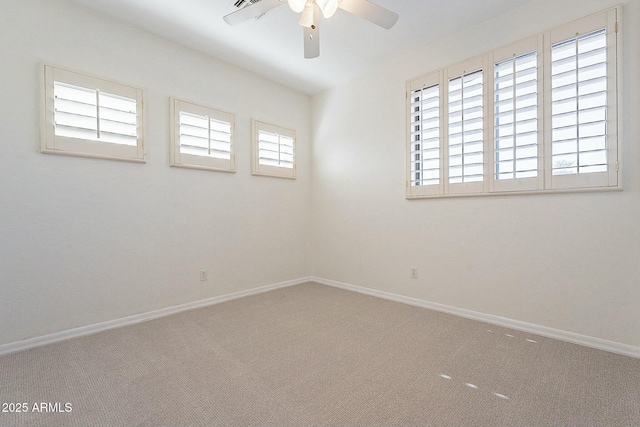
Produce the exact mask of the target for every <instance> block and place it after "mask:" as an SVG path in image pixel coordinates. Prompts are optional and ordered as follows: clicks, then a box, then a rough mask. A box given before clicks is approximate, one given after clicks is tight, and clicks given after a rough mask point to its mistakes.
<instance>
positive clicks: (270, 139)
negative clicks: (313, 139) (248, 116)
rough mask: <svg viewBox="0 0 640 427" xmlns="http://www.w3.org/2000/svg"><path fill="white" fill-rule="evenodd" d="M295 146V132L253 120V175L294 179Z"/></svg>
mask: <svg viewBox="0 0 640 427" xmlns="http://www.w3.org/2000/svg"><path fill="white" fill-rule="evenodd" d="M295 146H296V132H295V130H292V129H286V128H283V127H279V126H275V125H271V124H268V123H264V122H260V121H258V120H254V121H253V130H252V149H253V156H252V159H253V161H252V173H253V175H265V176H274V177H278V178H291V179H295V177H296V162H295Z"/></svg>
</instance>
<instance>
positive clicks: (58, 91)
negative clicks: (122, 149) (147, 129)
mask: <svg viewBox="0 0 640 427" xmlns="http://www.w3.org/2000/svg"><path fill="white" fill-rule="evenodd" d="M54 123H55V135H57V136H62V137H68V138H78V139H86V140H93V141H101V142H109V143H113V144H119V145H128V146H136V145H137V144H138V135H137V132H138V125H137V101H136V100H135V99H131V98H126V97H123V96H119V95H113V94H109V93H105V92H102V91H100V90H97V89H89V88H85V87H80V86H75V85H71V84H67V83H61V82H54Z"/></svg>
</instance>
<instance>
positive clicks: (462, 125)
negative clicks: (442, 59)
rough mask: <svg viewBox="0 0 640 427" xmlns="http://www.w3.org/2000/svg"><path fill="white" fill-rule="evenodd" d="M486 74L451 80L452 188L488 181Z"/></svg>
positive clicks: (475, 73)
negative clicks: (485, 161) (484, 100)
mask: <svg viewBox="0 0 640 427" xmlns="http://www.w3.org/2000/svg"><path fill="white" fill-rule="evenodd" d="M482 76H483V72H482V70H480V71H475V72H472V73H468V74H463V75H461V76H458V77H455V78H452V79H450V80H449V94H448V95H449V96H448V104H449V116H448V119H449V141H448V144H449V156H448V158H449V184H457V183H469V182H478V181H482V180H483V179H484V104H483V80H482Z"/></svg>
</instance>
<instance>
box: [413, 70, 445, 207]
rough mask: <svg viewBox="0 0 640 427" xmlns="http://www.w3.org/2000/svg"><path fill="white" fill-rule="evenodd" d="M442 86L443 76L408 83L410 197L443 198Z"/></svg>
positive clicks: (439, 74) (427, 77) (440, 74)
mask: <svg viewBox="0 0 640 427" xmlns="http://www.w3.org/2000/svg"><path fill="white" fill-rule="evenodd" d="M442 86H443V85H442V73H441V72H438V73H434V74H432V75H429V76H426V77H424V78H421V79H419V80H417V81H413V82H409V83H408V87H407V91H408V93H407V96H408V98H409V102H408V107H407V108H408V109H409V111H408V115H407V116H408V118H409V120H408V123H407V127H408V138H409V146H408V164H407V170H408V171H409V180H408V182H407V192H408V194H412V195H430V194H442V188H443V177H442V175H443V173H442V172H443V169H442V163H443V159H442V147H441V144H442V139H443V138H442V135H443V131H444V130H443V127H442V118H443V117H442V110H443V108H442V102H443V96H442V93H441V91H442Z"/></svg>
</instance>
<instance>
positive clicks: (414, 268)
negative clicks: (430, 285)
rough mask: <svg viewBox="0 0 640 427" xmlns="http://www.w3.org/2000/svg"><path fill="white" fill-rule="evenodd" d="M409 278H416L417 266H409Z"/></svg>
mask: <svg viewBox="0 0 640 427" xmlns="http://www.w3.org/2000/svg"><path fill="white" fill-rule="evenodd" d="M411 278H412V279H417V278H418V267H411Z"/></svg>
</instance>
